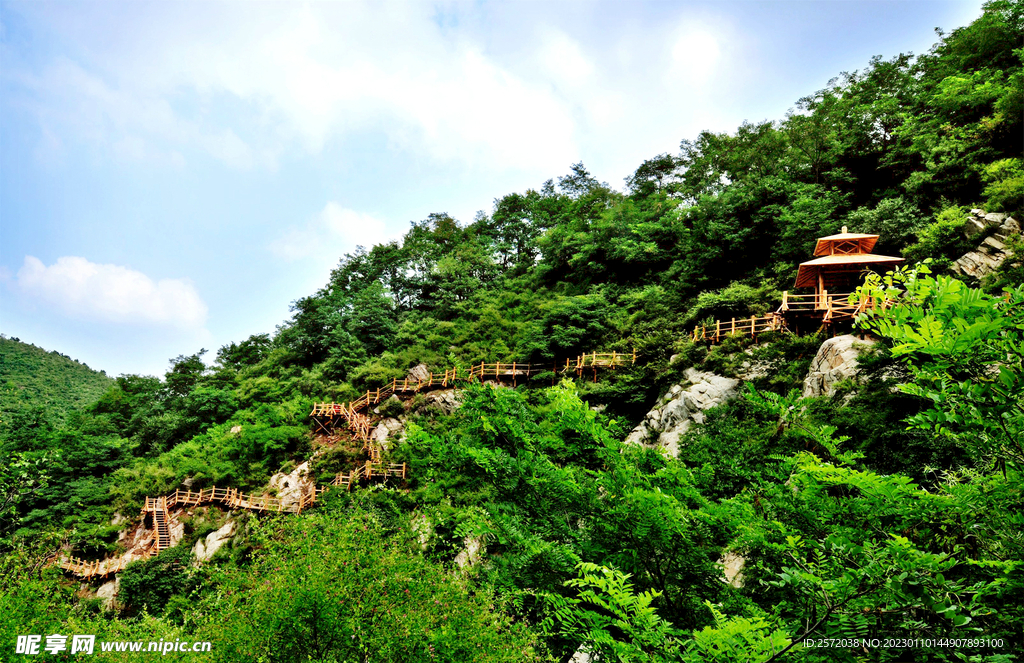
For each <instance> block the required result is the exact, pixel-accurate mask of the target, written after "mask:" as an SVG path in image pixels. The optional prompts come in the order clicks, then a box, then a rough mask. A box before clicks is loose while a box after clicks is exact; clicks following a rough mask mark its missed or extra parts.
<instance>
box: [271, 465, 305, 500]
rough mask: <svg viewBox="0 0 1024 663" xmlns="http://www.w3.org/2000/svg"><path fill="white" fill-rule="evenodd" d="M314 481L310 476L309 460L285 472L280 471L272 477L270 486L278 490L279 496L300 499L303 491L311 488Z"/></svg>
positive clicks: (284, 498)
mask: <svg viewBox="0 0 1024 663" xmlns="http://www.w3.org/2000/svg"><path fill="white" fill-rule="evenodd" d="M312 485H313V482H312V481H311V480H310V478H309V462H308V461H307V462H305V463H303V464H301V465H299V466H298V467H296V468H295V469H294V470H292V471H291V472H289V473H288V474H285V473H284V472H278V473H277V474H275V475H274V476H272V477H270V484H269V486H270V488H272V489H274V490H276V491H277V496H278V497H280V498H281V499H283V500H285V501H298V500H299V498H301V497H302V494H303V492H305V491H306V490H308V489H309V487H310V486H312Z"/></svg>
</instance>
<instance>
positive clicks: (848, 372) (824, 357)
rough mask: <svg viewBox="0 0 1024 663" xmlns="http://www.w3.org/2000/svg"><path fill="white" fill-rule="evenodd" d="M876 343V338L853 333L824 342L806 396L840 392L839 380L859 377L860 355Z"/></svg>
mask: <svg viewBox="0 0 1024 663" xmlns="http://www.w3.org/2000/svg"><path fill="white" fill-rule="evenodd" d="M873 344H874V341H862V340H860V339H859V338H857V337H856V336H851V335H849V334H845V335H843V336H836V337H835V338H830V339H828V340H827V341H825V342H824V343H822V344H821V347H820V348H818V353H817V354H816V355H815V356H814V359H813V360H812V361H811V368H810V371H808V373H807V377H806V378H804V391H803V396H804V398H808V397H811V396H831V395H832V394H834V393H836V383H838V382H840V381H841V380H847V379H855V378H856V377H857V375H858V374H859V373H860V368H859V366H858V364H857V359H858V357H860V355H861V353H862V352H864V350H866V349H867V348H868V347H870V346H871V345H873Z"/></svg>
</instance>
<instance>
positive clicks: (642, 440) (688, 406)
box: [626, 368, 740, 456]
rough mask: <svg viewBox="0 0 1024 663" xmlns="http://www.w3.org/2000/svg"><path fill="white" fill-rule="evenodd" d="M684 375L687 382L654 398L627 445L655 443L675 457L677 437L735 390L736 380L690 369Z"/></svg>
mask: <svg viewBox="0 0 1024 663" xmlns="http://www.w3.org/2000/svg"><path fill="white" fill-rule="evenodd" d="M684 376H685V377H686V380H687V382H686V383H683V384H677V385H675V386H674V387H672V388H671V389H669V390H668V392H667V393H666V394H665V395H664V396H662V397H661V398H660V399H659V400H658V403H657V404H656V405H655V406H654V409H652V410H651V411H650V412H648V413H647V416H646V417H645V418H644V420H643V421H642V422H640V425H639V426H637V427H636V428H634V429H633V431H632V432H631V433H630V434H629V436H628V437H627V438H626V443H627V444H630V443H632V444H651V445H657V446H659V447H661V448H663V449H665V450H666V451H668V452H669V453H670V454H671V455H672V456H678V455H679V438H680V437H681V436H682V435H684V434H685V433H686V432H687V431H689V430H690V428H692V427H693V425H694V424H702V423H704V412H705V411H706V410H710V409H711V408H713V407H715V406H716V405H721V404H722V403H725V402H726V401H729V400H732V399H733V398H735V397H736V395H737V393H739V385H740V381H739V380H736V379H733V378H726V377H722V376H721V375H715V374H714V373H701V372H700V371H697V370H695V369H693V368H688V369H686V371H685V373H684ZM687 385H688V386H687Z"/></svg>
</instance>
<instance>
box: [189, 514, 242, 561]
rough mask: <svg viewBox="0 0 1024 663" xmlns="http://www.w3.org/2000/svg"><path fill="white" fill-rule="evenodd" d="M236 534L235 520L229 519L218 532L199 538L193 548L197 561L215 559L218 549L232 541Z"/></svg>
mask: <svg viewBox="0 0 1024 663" xmlns="http://www.w3.org/2000/svg"><path fill="white" fill-rule="evenodd" d="M234 534H235V521H233V520H229V521H228V522H227V523H225V525H224V526H223V527H221V528H220V529H219V530H217V531H216V532H212V533H211V534H210V535H208V536H207V537H206V538H205V539H199V540H198V541H196V545H195V547H194V548H192V554H193V555H195V558H196V563H199V564H201V563H203V562H209V561H210V560H211V559H213V556H214V555H215V554H216V553H217V551H218V550H220V549H221V547H223V545H224V544H225V543H227V542H228V541H230V540H231V537H232V536H234Z"/></svg>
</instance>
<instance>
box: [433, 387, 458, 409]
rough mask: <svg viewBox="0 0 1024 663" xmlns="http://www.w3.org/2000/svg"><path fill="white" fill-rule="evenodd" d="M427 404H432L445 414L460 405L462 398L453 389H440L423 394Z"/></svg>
mask: <svg viewBox="0 0 1024 663" xmlns="http://www.w3.org/2000/svg"><path fill="white" fill-rule="evenodd" d="M425 398H426V401H427V403H428V404H430V405H433V406H434V407H436V408H437V409H439V410H440V411H441V412H443V413H445V414H451V413H452V412H455V410H458V409H459V407H460V406H461V405H462V398H461V397H460V396H459V394H458V392H457V391H456V390H455V389H442V390H440V391H431V392H428V393H427V394H425Z"/></svg>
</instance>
